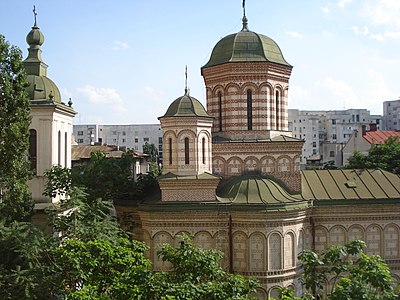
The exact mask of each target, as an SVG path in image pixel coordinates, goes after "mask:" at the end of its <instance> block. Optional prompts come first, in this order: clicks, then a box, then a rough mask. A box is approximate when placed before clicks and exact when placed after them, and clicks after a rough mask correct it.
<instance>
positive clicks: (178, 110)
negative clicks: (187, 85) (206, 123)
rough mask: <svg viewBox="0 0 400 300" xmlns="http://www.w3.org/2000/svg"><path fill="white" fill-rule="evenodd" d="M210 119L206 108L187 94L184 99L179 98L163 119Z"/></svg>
mask: <svg viewBox="0 0 400 300" xmlns="http://www.w3.org/2000/svg"><path fill="white" fill-rule="evenodd" d="M193 116H197V117H208V118H212V117H211V116H210V115H209V114H208V113H207V112H206V110H205V109H204V106H203V105H202V104H201V103H200V102H199V100H197V99H196V98H194V97H192V96H189V94H188V93H187V92H186V93H185V95H183V96H182V97H179V98H177V99H176V100H175V101H174V102H172V103H171V105H170V106H169V107H168V109H167V112H166V113H165V115H164V116H162V117H193Z"/></svg>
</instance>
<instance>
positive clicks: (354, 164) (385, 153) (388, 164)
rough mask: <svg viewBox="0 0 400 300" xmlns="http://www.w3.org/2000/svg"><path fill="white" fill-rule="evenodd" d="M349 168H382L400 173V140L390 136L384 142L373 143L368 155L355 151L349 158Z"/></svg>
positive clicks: (347, 166)
mask: <svg viewBox="0 0 400 300" xmlns="http://www.w3.org/2000/svg"><path fill="white" fill-rule="evenodd" d="M345 168H347V169H371V168H381V169H383V170H386V171H390V172H393V173H396V174H400V140H399V138H397V137H390V138H389V139H388V140H387V141H385V143H384V144H375V145H372V147H371V149H370V150H369V151H368V154H367V155H364V154H362V153H361V152H358V151H355V152H354V153H353V155H352V156H351V157H350V158H349V159H348V164H347V165H346V166H345Z"/></svg>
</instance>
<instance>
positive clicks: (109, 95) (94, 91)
mask: <svg viewBox="0 0 400 300" xmlns="http://www.w3.org/2000/svg"><path fill="white" fill-rule="evenodd" d="M77 90H78V92H79V93H81V94H82V95H84V96H85V97H86V98H87V99H88V100H89V102H90V103H92V104H94V105H101V106H105V107H106V108H107V109H110V110H112V111H114V112H119V113H126V112H127V111H128V110H127V109H126V108H125V106H124V101H123V100H122V98H121V96H120V95H119V94H118V92H117V91H116V90H115V89H112V88H97V87H94V86H91V85H86V86H84V87H81V88H78V89H77Z"/></svg>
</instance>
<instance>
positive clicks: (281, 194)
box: [217, 175, 304, 205]
mask: <svg viewBox="0 0 400 300" xmlns="http://www.w3.org/2000/svg"><path fill="white" fill-rule="evenodd" d="M217 199H218V200H219V201H221V202H232V203H235V204H267V205H271V204H286V203H295V202H301V201H304V199H303V198H302V197H301V195H291V194H289V193H288V192H287V191H286V190H285V189H284V188H283V187H282V186H281V185H279V184H278V183H277V182H275V181H273V180H271V179H269V178H265V177H261V176H259V175H242V176H237V177H232V178H231V179H229V180H228V181H227V182H225V183H223V184H221V185H220V186H219V187H218V190H217Z"/></svg>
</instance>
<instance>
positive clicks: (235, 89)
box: [224, 82, 240, 95]
mask: <svg viewBox="0 0 400 300" xmlns="http://www.w3.org/2000/svg"><path fill="white" fill-rule="evenodd" d="M239 92H240V86H239V85H238V84H237V83H234V82H230V83H229V84H227V85H226V86H225V92H224V94H225V95H232V94H236V93H239Z"/></svg>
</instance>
